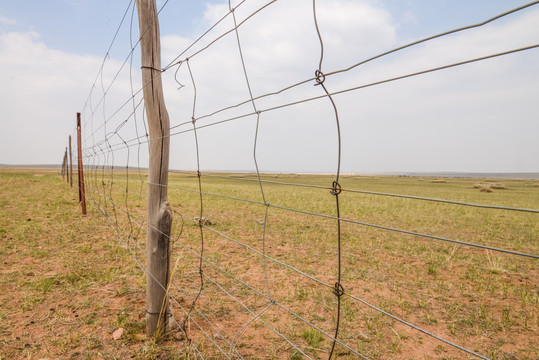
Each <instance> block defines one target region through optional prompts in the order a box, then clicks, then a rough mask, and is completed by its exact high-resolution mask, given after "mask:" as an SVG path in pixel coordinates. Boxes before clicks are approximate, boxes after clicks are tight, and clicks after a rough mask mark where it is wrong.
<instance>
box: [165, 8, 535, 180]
mask: <svg viewBox="0 0 539 360" xmlns="http://www.w3.org/2000/svg"><path fill="white" fill-rule="evenodd" d="M265 3H266V2H247V3H245V4H246V5H245V6H244V5H242V6H241V7H240V8H238V9H237V10H236V16H237V21H238V23H240V22H241V21H242V20H243V19H245V17H246V16H248V15H250V14H252V13H253V11H254V10H256V6H258V7H260V6H262V5H263V4H265ZM249 4H250V5H249ZM248 6H251V7H248ZM227 10H228V6H227V5H226V4H220V5H210V6H208V8H207V11H206V14H205V19H206V21H207V24H206V25H208V26H209V25H212V24H213V23H215V22H216V21H217V20H219V19H220V18H221V17H222V16H223V14H225V13H226V12H227ZM317 15H318V19H319V26H320V31H321V34H322V38H323V40H324V63H323V70H324V71H325V72H328V71H333V70H337V69H342V68H346V67H348V66H350V65H352V64H354V63H356V62H358V61H360V60H364V59H366V58H368V57H370V56H373V55H375V54H378V53H380V52H383V51H386V50H389V49H391V48H393V47H396V46H398V45H399V44H397V43H396V42H397V37H396V29H397V24H396V21H395V20H392V19H391V17H390V16H389V14H388V13H387V12H386V11H385V10H384V9H383V8H382V7H380V6H378V3H377V2H352V1H347V0H335V1H325V2H324V1H319V2H317ZM538 18H539V13H538V12H537V11H527V12H526V13H524V14H516V15H513V16H512V17H510V18H508V19H504V20H501V21H499V22H496V23H492V24H490V25H488V26H486V27H484V28H481V29H476V30H471V31H467V32H464V33H460V34H455V35H451V36H448V37H445V38H442V39H439V40H435V41H432V42H429V43H427V44H423V45H420V46H417V47H414V48H412V49H409V50H405V51H402V52H399V53H397V54H394V55H391V56H388V57H387V58H383V59H380V60H377V61H374V62H373V63H369V64H367V65H364V66H360V67H358V68H356V69H354V70H352V71H349V72H346V73H343V74H341V75H336V76H332V77H328V78H327V79H326V85H327V87H328V89H329V90H330V91H336V90H339V89H346V88H350V87H353V86H358V85H361V84H365V83H369V82H370V81H375V80H382V79H386V78H389V77H391V76H396V75H403V74H406V73H409V72H414V71H419V70H423V69H426V68H430V67H436V66H440V65H446V64H449V63H452V62H457V61H462V60H466V59H470V58H473V57H479V56H483V55H488V54H492V53H495V52H499V51H504V50H509V49H513V48H517V47H520V46H524V45H530V44H532V43H533V42H534V41H536V40H535V39H537V38H539V30H538V28H537V27H536V26H535V24H536V23H537V19H538ZM232 26H233V23H232V19H231V17H228V18H227V19H225V21H223V22H222V24H221V25H220V26H219V27H217V28H216V30H215V31H214V32H213V33H212V34H211V35H210V37H209V38H210V39H215V38H217V36H219V35H220V34H222V33H224V32H225V31H226V30H228V29H231V28H232ZM239 36H240V41H241V47H242V51H243V57H244V60H245V65H246V70H247V73H248V75H249V81H250V85H251V89H252V91H253V95H254V96H257V95H261V94H266V93H269V92H272V91H276V90H279V89H282V88H284V87H286V86H288V85H290V84H294V83H296V82H298V81H302V80H305V79H308V78H309V77H312V76H313V74H314V70H315V69H316V68H317V66H318V61H319V56H320V45H319V42H318V38H317V35H316V32H315V28H314V22H313V16H312V2H311V1H294V2H277V3H275V4H273V5H270V6H269V7H268V8H266V9H264V10H263V11H262V12H260V13H259V14H256V15H254V16H253V17H252V18H251V19H250V20H249V21H248V22H246V23H245V24H244V25H242V26H241V27H240V28H239ZM172 40H173V39H171V38H165V39H164V42H163V44H164V52H165V53H166V54H168V55H167V56H168V57H172V56H173V55H174V54H176V53H177V52H178V50H179V49H180V48H178V47H175V46H171V45H172ZM176 40H177V41H179V43H178V45H180V43H182V44H184V43H186V41H187V39H181V41H180V40H179V39H176ZM207 43H208V40H203V41H202V43H201V45H199V46H198V47H197V49H200V48H201V47H203V46H205V45H206V44H207ZM197 49H193V50H190V51H189V52H188V53H187V55H186V56H190V55H189V54H193V53H195V52H196V51H197ZM537 57H538V56H537V50H532V51H529V52H527V53H523V54H517V55H510V56H508V57H505V58H500V59H494V60H489V61H484V62H480V63H477V64H472V65H466V66H463V67H460V68H457V69H452V70H444V71H441V72H437V73H433V74H430V75H423V76H421V77H417V78H414V79H408V80H402V81H399V82H395V83H391V84H386V85H381V86H377V87H374V88H369V89H365V90H360V91H355V92H351V93H348V94H346V95H338V96H336V97H335V101H336V102H337V105H338V108H339V114H340V120H341V130H342V138H343V150H344V152H343V168H344V169H345V170H346V171H349V172H352V171H359V172H361V171H365V172H371V171H404V170H416V171H422V170H429V171H436V170H455V171H458V170H462V171H538V170H539V169H538V168H537V161H536V159H535V156H534V154H537V153H539V148H538V145H537V142H536V141H535V140H534V139H533V136H532V135H530V134H537V133H539V127H538V125H537V122H536V121H533V114H536V113H537V111H538V110H539V109H538V105H537V102H536V101H535V99H534V96H535V94H537V93H538V92H539V85H538V84H537V82H534V81H532V80H531V79H534V78H537V76H539V69H538V65H537V64H539V61H538V59H537ZM190 65H191V68H192V70H193V76H194V78H195V82H196V87H197V102H196V111H195V112H196V115H197V116H200V115H202V114H208V113H211V112H213V111H215V110H217V109H221V108H222V107H225V106H229V105H234V104H237V103H240V102H241V101H245V100H248V99H249V94H248V92H247V86H246V83H245V79H244V75H243V69H242V67H241V60H240V57H239V52H238V46H237V43H236V38H235V34H234V33H231V34H229V35H227V36H226V37H224V38H222V39H220V40H218V41H217V42H216V43H215V44H214V45H212V46H211V47H210V48H208V49H207V50H205V51H204V52H203V53H200V54H197V55H196V56H194V57H193V58H192V59H191V60H190ZM178 78H179V79H180V82H181V83H182V84H184V85H186V86H185V87H184V88H182V89H181V90H179V91H178V90H177V86H176V84H175V82H174V81H171V75H168V76H165V82H166V83H167V81H168V84H169V85H168V87H167V89H168V95H167V104H168V106H169V109H170V112H171V114H172V119H173V124H179V123H182V122H185V121H189V120H190V117H191V107H192V103H193V101H192V99H193V89H192V85H191V80H190V77H189V73H188V72H187V68H186V67H185V66H184V65H182V68H181V69H180V70H179V71H178ZM312 85H313V84H312V83H311V84H306V85H303V86H300V87H297V88H294V89H292V90H290V91H287V92H284V93H283V94H280V95H275V96H271V97H268V98H264V99H261V100H258V101H257V102H256V105H257V109H259V110H260V109H265V108H268V107H272V106H275V105H279V104H283V103H288V102H291V101H294V100H299V99H304V98H307V97H310V96H316V95H321V94H322V92H321V89H320V87H314V86H312ZM252 111H253V110H252V105H251V104H249V103H248V104H245V105H243V106H242V107H240V108H234V109H232V110H229V111H225V112H222V113H220V114H218V115H216V116H214V117H211V118H205V119H202V120H200V122H199V125H204V124H208V123H211V122H215V121H220V120H226V119H229V118H231V117H234V116H236V115H240V114H246V113H249V112H252ZM255 120H256V117H255V116H250V117H245V118H242V119H239V120H235V121H234V122H232V123H227V124H223V125H217V126H215V127H212V128H206V129H202V130H200V131H199V142H200V145H201V156H202V158H201V164H202V165H203V167H206V168H209V169H222V170H226V169H244V170H253V169H254V161H253V158H252V153H253V142H254V132H255V126H256V121H255ZM189 127H190V125H189V126H185V127H182V128H181V129H189ZM501 142H503V143H504V144H505V145H504V146H500V143H501ZM180 143H181V145H178V144H180ZM173 148H174V149H178V151H177V152H176V153H181V154H183V155H182V156H181V158H180V157H176V158H175V157H174V156H172V157H171V161H172V166H173V167H179V168H185V167H194V161H193V156H194V153H193V139H192V133H186V134H184V135H178V136H176V137H173ZM336 148H337V136H336V128H335V119H334V115H333V110H332V108H331V105H330V103H329V101H326V100H322V101H316V102H309V103H306V104H302V105H299V106H294V107H289V108H286V109H281V110H276V111H271V112H264V113H262V115H261V122H260V128H259V141H258V150H257V156H258V159H259V165H260V166H261V169H262V170H276V171H278V170H285V171H309V170H310V171H334V170H335V167H336V165H335V163H336V161H335V160H336ZM176 159H178V160H176ZM187 159H190V160H187ZM225 159H226V160H225ZM186 161H187V162H188V163H186ZM186 164H187V165H186Z"/></svg>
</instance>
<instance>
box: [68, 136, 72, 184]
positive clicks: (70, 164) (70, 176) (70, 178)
mask: <svg viewBox="0 0 539 360" xmlns="http://www.w3.org/2000/svg"><path fill="white" fill-rule="evenodd" d="M68 174H69V186H71V187H73V154H72V152H71V135H69V173H68Z"/></svg>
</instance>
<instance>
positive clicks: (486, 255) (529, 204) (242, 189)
mask: <svg viewBox="0 0 539 360" xmlns="http://www.w3.org/2000/svg"><path fill="white" fill-rule="evenodd" d="M35 175H43V176H35ZM126 175H128V176H126ZM253 179H255V177H253V176H250V175H248V174H236V175H231V176H228V175H227V176H226V177H222V176H208V175H204V176H203V177H202V179H201V180H202V191H203V193H204V195H203V197H202V212H201V199H200V195H199V194H198V192H197V191H198V178H197V176H196V175H194V174H180V173H173V174H171V177H170V186H169V201H170V203H171V206H172V208H173V209H174V211H175V212H174V225H173V232H172V235H171V237H172V238H173V239H174V241H173V242H172V251H173V259H172V260H173V261H172V264H173V269H174V278H173V280H174V281H173V286H172V288H171V293H172V295H173V298H174V302H173V307H174V313H175V317H176V318H177V319H178V320H181V319H182V318H183V312H184V311H183V310H182V309H184V310H188V309H189V308H190V306H191V304H192V301H193V299H194V298H195V297H196V296H197V294H198V293H199V291H200V289H201V288H202V289H203V290H202V292H201V293H200V294H201V295H200V297H199V298H198V301H197V304H196V308H195V310H193V312H192V316H193V319H192V320H191V321H190V322H187V325H186V331H187V332H188V334H189V338H190V339H191V340H192V343H191V346H188V345H187V342H186V341H185V339H184V338H181V337H180V336H179V334H177V336H176V337H172V338H171V339H169V340H168V341H164V342H161V343H156V342H154V341H152V340H151V339H150V340H148V339H146V338H145V336H144V322H143V319H144V275H143V274H142V271H141V270H140V268H139V267H138V265H137V263H136V262H135V261H134V259H137V261H139V262H140V264H141V265H142V266H144V238H145V230H144V229H145V224H144V218H145V215H144V206H145V205H144V204H145V199H144V196H145V192H146V191H145V186H146V185H145V182H144V181H145V175H144V174H139V173H138V172H130V173H129V174H127V173H125V172H120V171H115V172H114V173H111V172H110V171H109V170H99V171H98V170H93V171H90V172H89V173H88V180H87V188H88V191H87V192H88V196H89V214H88V216H86V217H82V216H81V215H80V214H79V212H78V210H79V209H78V207H77V201H76V200H75V197H76V192H75V191H74V190H71V189H70V188H69V187H68V186H67V185H66V184H65V182H63V181H62V180H61V178H60V177H59V176H58V175H57V174H56V173H54V172H50V173H48V172H44V171H40V172H39V174H37V173H35V172H32V171H20V170H11V171H3V172H1V174H0V184H1V189H2V190H1V191H0V205H1V207H0V212H1V220H0V221H1V223H0V235H1V236H2V245H1V247H0V260H1V263H0V265H1V269H2V273H1V274H2V275H1V278H0V282H1V285H2V289H8V291H5V292H3V294H2V295H0V301H1V310H0V311H1V312H0V319H1V322H0V336H1V339H2V340H1V343H0V345H1V347H0V351H1V354H2V356H3V357H4V358H10V359H11V358H27V357H30V358H42V357H49V358H55V357H61V358H70V357H73V358H84V357H87V358H95V357H101V358H125V357H128V356H133V357H139V358H152V357H153V358H160V357H162V358H194V357H195V353H196V350H195V347H196V349H198V351H200V352H201V353H202V354H203V355H204V357H205V358H223V357H224V356H223V355H222V353H221V350H222V351H224V352H225V353H227V354H228V353H230V354H234V352H233V350H232V349H231V348H230V343H233V344H234V348H235V349H236V350H237V351H238V352H239V353H240V354H241V355H242V356H243V357H244V358H246V359H259V358H276V359H301V358H304V357H305V356H304V355H302V353H304V354H306V355H307V356H309V357H311V358H313V359H318V358H320V359H324V358H327V356H328V353H329V350H330V348H331V345H332V341H330V339H329V338H328V336H326V335H325V334H330V335H333V334H334V331H335V324H336V320H337V319H336V317H337V298H336V296H335V295H334V294H333V292H332V290H333V289H332V288H331V287H332V286H333V284H334V283H335V282H336V280H337V275H338V270H337V259H338V236H337V221H336V220H335V219H332V218H331V217H334V216H335V215H336V203H335V197H334V196H333V195H331V194H330V192H329V187H330V186H331V183H332V181H333V178H332V177H330V176H322V175H319V176H307V175H278V174H274V175H265V176H263V177H262V180H264V182H263V186H262V189H263V195H262V191H261V187H260V184H259V183H258V182H257V181H251V180H253ZM433 180H434V179H431V178H418V177H367V176H346V177H343V178H342V179H341V185H342V187H343V189H345V191H343V192H342V193H341V195H339V203H340V215H341V217H342V218H344V219H349V220H353V221H355V222H361V223H363V225H361V224H357V223H352V222H341V260H342V264H341V265H342V273H341V276H342V278H341V283H342V285H343V287H344V289H345V295H344V296H343V297H342V298H341V299H342V301H341V314H340V324H341V327H340V332H339V336H338V338H339V339H340V341H342V342H343V343H344V344H346V345H347V346H349V347H350V348H352V349H353V350H354V351H357V352H359V353H361V354H363V355H364V356H366V357H367V358H369V359H468V358H470V359H471V358H475V357H473V356H472V355H470V354H467V353H465V352H462V351H460V350H458V349H455V348H453V347H451V346H449V345H448V344H446V343H443V342H440V341H438V340H436V339H433V338H431V337H430V336H428V335H426V334H424V333H422V332H419V331H417V330H414V329H412V328H410V327H409V326H406V325H405V324H402V323H400V322H398V321H396V320H394V319H392V318H390V317H388V316H386V315H384V314H382V313H380V312H379V311H376V310H374V309H372V308H371V307H369V306H366V305H365V303H364V302H367V303H369V304H372V305H374V306H376V307H377V308H380V309H381V310H384V311H386V312H388V313H391V314H393V315H395V316H396V317H398V318H402V319H404V320H406V321H408V322H410V323H412V324H414V325H416V326H418V327H420V328H422V329H424V330H426V331H429V332H432V333H434V334H436V335H438V336H440V337H442V338H444V339H447V340H448V341H451V342H453V343H455V344H458V345H460V346H463V347H465V348H467V349H469V350H471V351H474V352H477V353H479V354H481V355H483V356H485V357H487V358H491V359H536V358H538V357H539V340H538V337H537V334H538V332H539V317H538V312H539V273H538V271H539V263H538V260H536V259H530V258H527V257H522V256H515V255H510V254H504V253H499V252H496V251H491V250H485V249H478V248H474V247H468V246H464V245H459V244H454V243H448V242H444V241H440V240H435V239H429V238H425V237H419V236H414V235H410V234H406V233H400V232H395V231H387V230H384V229H380V228H374V227H370V226H367V225H365V224H376V225H381V226H385V227H390V228H394V229H402V230H406V231H409V232H415V233H422V234H431V235H435V236H438V237H444V238H450V239H456V240H460V241H465V242H471V243H476V244H481V245H486V246H491V247H495V248H503V249H507V250H511V251H516V252H522V253H529V254H535V255H537V254H539V241H538V239H539V237H538V230H539V225H538V224H539V222H538V217H539V215H538V214H536V213H528V212H519V211H509V210H499V209H485V208H476V207H470V206H461V205H455V204H447V203H436V202H429V201H422V200H414V199H405V198H398V197H390V196H381V195H372V194H365V193H357V192H352V191H348V190H351V189H361V190H366V191H371V192H382V193H396V194H406V195H412V196H421V197H429V198H441V199H447V200H452V201H460V202H469V203H479V204H488V205H496V206H509V207H519V208H538V204H539V186H537V184H538V182H539V181H537V180H530V179H527V180H507V179H504V180H503V181H500V180H495V179H492V180H490V181H489V180H487V179H482V180H478V179H458V178H451V179H449V178H447V179H438V180H435V181H433ZM480 183H482V184H480ZM495 183H496V184H498V185H501V184H500V183H503V185H504V186H503V187H505V189H504V188H503V187H502V186H497V187H492V188H493V191H492V192H485V191H483V192H481V191H480V190H481V188H483V187H485V186H488V184H495ZM293 184H302V185H314V186H320V187H321V188H318V187H305V186H294V185H293ZM478 185H482V186H478ZM489 187H491V186H489ZM126 189H127V191H126ZM238 199H244V200H248V201H247V202H246V201H240V200H238ZM264 203H266V205H264ZM267 204H269V206H267ZM288 209H293V210H294V211H290V210H288ZM101 213H105V214H106V216H105V217H103V216H102V214H101ZM201 213H202V216H203V217H204V218H206V219H208V223H206V225H205V226H206V227H204V228H203V231H202V236H201V231H200V229H199V226H198V221H196V220H193V219H195V217H197V216H198V217H200V216H201ZM312 213H314V214H320V215H325V216H326V217H324V216H313V215H312ZM29 219H30V220H29ZM104 219H106V220H107V221H104ZM109 223H110V224H112V225H113V228H111V227H110V226H109ZM113 229H114V231H113ZM264 229H265V232H264ZM114 232H116V233H117V234H115V233H114ZM117 235H119V236H117ZM254 250H256V251H254ZM201 251H203V254H204V261H203V262H202V268H203V277H202V279H203V280H204V281H203V284H202V283H201V275H200V271H199V261H200V257H199V254H200V253H201ZM261 252H264V253H265V254H266V255H267V256H268V257H270V258H271V259H269V258H266V259H264V257H263V256H261ZM282 264H287V265H288V267H287V266H284V265H282ZM291 267H292V268H291ZM298 271H299V272H298ZM304 274H305V275H308V276H309V277H307V276H305V275H304ZM312 278H315V279H317V280H318V281H314V280H312ZM326 284H329V285H330V286H329V287H328V286H326ZM201 285H202V286H201ZM268 298H269V299H268ZM358 299H361V300H363V301H364V302H361V301H359V300H358ZM272 301H273V302H272ZM281 305H282V306H281ZM247 308H248V309H250V310H251V311H252V312H253V313H254V314H256V315H258V317H257V318H256V320H253V318H254V315H253V314H252V313H250V312H249V311H248V310H247ZM52 309H54V310H52ZM294 314H295V315H294ZM75 315H78V316H75ZM296 315H297V316H299V317H300V318H298V317H297V316H296ZM251 320H252V321H251ZM304 320H305V321H307V322H308V323H306V322H305V321H304ZM311 325H313V326H314V327H315V328H313V327H312V326H311ZM119 327H122V328H124V330H125V333H124V336H123V337H122V338H120V340H112V337H111V334H112V332H113V331H114V330H116V329H117V328H119ZM269 327H271V328H273V329H274V330H275V331H277V332H278V333H280V334H282V335H283V336H284V337H286V338H287V339H288V340H289V341H290V342H291V343H293V344H294V346H296V347H297V349H296V348H294V347H293V346H292V345H291V344H290V343H288V342H287V341H285V340H283V338H282V337H280V336H279V335H277V334H276V332H274V331H272V330H271V329H270V328H269ZM205 333H206V334H208V336H206V335H205ZM219 347H220V348H221V350H220V349H219ZM298 350H299V351H298ZM334 358H339V359H355V358H357V355H355V354H354V353H353V352H351V351H350V350H348V349H346V348H345V347H343V346H341V345H337V347H336V350H335V353H334Z"/></svg>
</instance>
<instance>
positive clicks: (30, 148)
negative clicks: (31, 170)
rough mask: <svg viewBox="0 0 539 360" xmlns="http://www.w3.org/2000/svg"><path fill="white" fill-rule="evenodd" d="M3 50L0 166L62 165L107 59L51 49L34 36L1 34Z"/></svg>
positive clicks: (28, 34) (1, 66)
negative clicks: (92, 86) (92, 88)
mask: <svg viewBox="0 0 539 360" xmlns="http://www.w3.org/2000/svg"><path fill="white" fill-rule="evenodd" d="M0 48H1V49H2V52H1V56H0V78H1V79H2V86H1V87H0V108H1V109H2V114H1V116H0V125H1V127H2V131H1V132H0V163H8V164H18V163H19V164H21V163H22V164H32V163H58V162H59V161H60V160H61V157H62V154H63V150H64V148H65V146H67V143H68V135H70V134H73V132H74V130H75V119H76V112H80V111H81V110H82V106H83V105H84V101H85V99H86V96H87V94H88V90H89V89H90V86H91V84H92V82H93V80H94V77H95V74H96V72H97V70H98V69H99V66H100V64H101V61H102V60H101V59H98V58H96V57H93V56H81V55H75V54H69V53H66V52H62V51H58V50H53V49H50V48H48V47H47V46H46V45H45V44H44V43H43V42H42V41H41V40H40V35H39V34H37V33H35V32H23V33H17V32H9V33H4V34H0ZM117 66H118V64H115V67H117ZM105 81H110V77H108V78H107V77H106V78H105Z"/></svg>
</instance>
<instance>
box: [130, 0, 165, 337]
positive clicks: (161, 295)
mask: <svg viewBox="0 0 539 360" xmlns="http://www.w3.org/2000/svg"><path fill="white" fill-rule="evenodd" d="M136 3H137V12H138V19H139V29H140V49H141V63H142V84H143V93H144V103H145V107H146V115H147V118H148V128H149V132H150V134H149V135H150V163H149V164H148V236H147V242H146V260H147V267H148V268H147V273H146V274H147V275H146V331H147V334H148V335H149V336H154V335H155V336H157V337H159V336H160V335H162V334H164V332H165V329H166V328H167V321H168V317H169V304H168V296H167V291H166V289H167V286H168V282H169V268H170V265H169V263H170V248H169V240H170V229H171V226H172V213H171V210H170V206H169V204H168V201H167V186H168V162H169V146H170V122H169V118H168V113H167V109H166V107H165V101H164V98H163V86H162V82H161V45H160V39H159V22H158V18H157V9H156V3H155V0H137V1H136Z"/></svg>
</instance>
